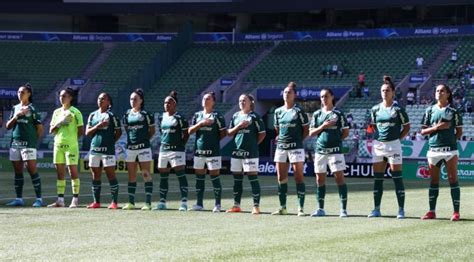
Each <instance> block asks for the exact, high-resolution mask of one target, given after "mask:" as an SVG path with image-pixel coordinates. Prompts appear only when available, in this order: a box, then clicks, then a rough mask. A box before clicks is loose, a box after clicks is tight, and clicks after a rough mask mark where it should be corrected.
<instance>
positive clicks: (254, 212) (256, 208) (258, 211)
mask: <svg viewBox="0 0 474 262" xmlns="http://www.w3.org/2000/svg"><path fill="white" fill-rule="evenodd" d="M252 215H260V208H259V207H253V208H252Z"/></svg>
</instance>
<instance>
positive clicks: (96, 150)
mask: <svg viewBox="0 0 474 262" xmlns="http://www.w3.org/2000/svg"><path fill="white" fill-rule="evenodd" d="M91 149H92V151H95V152H106V151H107V149H108V148H107V147H105V146H101V147H99V146H94V147H92V148H91Z"/></svg>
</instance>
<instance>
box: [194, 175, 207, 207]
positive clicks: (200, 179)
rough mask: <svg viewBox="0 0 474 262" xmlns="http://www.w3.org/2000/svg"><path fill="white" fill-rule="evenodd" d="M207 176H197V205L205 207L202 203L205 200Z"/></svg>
mask: <svg viewBox="0 0 474 262" xmlns="http://www.w3.org/2000/svg"><path fill="white" fill-rule="evenodd" d="M205 182H206V175H196V195H197V203H196V204H197V205H198V206H204V205H203V203H202V201H203V199H204V189H205V185H206V184H205Z"/></svg>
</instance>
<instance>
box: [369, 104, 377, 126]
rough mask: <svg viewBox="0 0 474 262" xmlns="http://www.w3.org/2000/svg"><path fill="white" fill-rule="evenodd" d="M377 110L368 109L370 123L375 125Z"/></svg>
mask: <svg viewBox="0 0 474 262" xmlns="http://www.w3.org/2000/svg"><path fill="white" fill-rule="evenodd" d="M376 114H377V110H375V108H372V109H370V123H371V124H372V125H375V124H376V123H377V116H376Z"/></svg>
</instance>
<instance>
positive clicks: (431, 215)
mask: <svg viewBox="0 0 474 262" xmlns="http://www.w3.org/2000/svg"><path fill="white" fill-rule="evenodd" d="M421 219H422V220H428V219H436V213H435V212H434V211H428V212H426V214H425V215H424V216H422V217H421Z"/></svg>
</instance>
